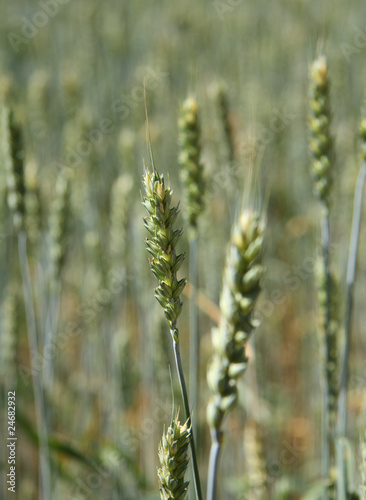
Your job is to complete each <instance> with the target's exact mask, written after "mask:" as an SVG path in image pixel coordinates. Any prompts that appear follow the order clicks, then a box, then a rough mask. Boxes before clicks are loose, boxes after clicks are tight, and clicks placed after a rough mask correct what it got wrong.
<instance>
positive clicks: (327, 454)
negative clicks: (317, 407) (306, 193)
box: [321, 209, 334, 478]
mask: <svg viewBox="0 0 366 500" xmlns="http://www.w3.org/2000/svg"><path fill="white" fill-rule="evenodd" d="M321 229H322V257H323V266H324V273H325V293H326V305H325V317H324V319H323V321H324V327H325V377H324V378H325V388H324V392H323V429H322V431H323V432H322V434H323V436H322V464H323V476H324V478H329V477H330V467H332V466H334V431H333V429H331V425H330V411H329V400H330V390H331V388H330V384H329V377H328V366H329V363H330V360H331V339H330V320H331V289H330V286H331V285H330V256H329V247H330V237H329V211H328V209H325V211H324V215H323V217H322V220H321Z"/></svg>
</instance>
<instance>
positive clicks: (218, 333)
mask: <svg viewBox="0 0 366 500" xmlns="http://www.w3.org/2000/svg"><path fill="white" fill-rule="evenodd" d="M263 231H264V223H263V221H261V220H260V218H259V216H258V214H257V213H256V212H254V211H251V210H246V211H244V212H243V213H242V215H241V216H240V218H239V221H238V223H237V224H236V225H235V227H234V230H233V234H232V238H231V243H230V245H229V248H228V252H227V258H226V267H225V273H224V282H223V289H222V293H221V298H220V310H221V320H220V323H219V326H218V328H217V329H216V328H214V329H213V332H212V343H213V350H214V354H213V359H212V362H211V364H210V367H209V370H208V375H207V379H208V384H209V387H210V389H211V391H212V393H213V395H212V397H211V399H210V402H209V405H208V407H207V420H208V424H209V426H210V430H211V439H212V445H211V452H210V464H209V478H208V492H207V500H214V499H215V497H216V479H217V467H218V459H219V453H220V449H221V444H222V440H223V431H222V423H223V419H224V417H225V415H226V414H227V413H228V412H229V411H230V410H231V409H232V408H233V407H234V405H235V404H236V402H237V399H238V390H237V379H238V378H239V376H240V375H241V374H242V373H244V371H245V370H246V367H247V361H248V360H247V357H246V354H245V346H246V343H247V341H248V338H249V336H250V334H251V332H252V330H253V329H254V327H255V326H256V323H255V321H254V319H253V310H254V306H255V304H256V300H257V297H258V294H259V292H260V279H261V276H262V273H263V267H262V265H261V263H260V256H261V252H262V245H263Z"/></svg>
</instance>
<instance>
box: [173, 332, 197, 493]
mask: <svg viewBox="0 0 366 500" xmlns="http://www.w3.org/2000/svg"><path fill="white" fill-rule="evenodd" d="M174 329H175V330H176V328H174ZM174 329H172V330H171V331H170V333H171V335H172V338H173V347H174V356H175V363H176V366H177V373H178V379H179V385H180V390H181V393H182V399H183V405H184V411H185V414H186V419H187V420H188V421H189V423H190V422H191V412H190V409H189V402H188V394H187V387H186V382H185V380H184V374H183V366H182V360H181V357H180V348H179V341H175V340H174ZM191 455H192V467H193V479H194V487H195V490H196V498H197V500H202V492H201V483H200V476H199V472H198V464H197V457H196V447H195V444H194V434H193V432H192V438H191Z"/></svg>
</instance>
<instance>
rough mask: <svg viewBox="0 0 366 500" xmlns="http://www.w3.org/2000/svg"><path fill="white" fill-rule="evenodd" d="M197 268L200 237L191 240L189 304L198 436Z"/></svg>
mask: <svg viewBox="0 0 366 500" xmlns="http://www.w3.org/2000/svg"><path fill="white" fill-rule="evenodd" d="M197 269H198V238H197V236H196V237H193V238H191V239H190V241H189V284H190V285H191V290H192V293H191V297H190V304H189V395H190V398H191V408H192V411H193V413H192V433H193V435H194V436H197V418H198V417H197V412H198V360H199V338H198V324H197V321H198V315H197Z"/></svg>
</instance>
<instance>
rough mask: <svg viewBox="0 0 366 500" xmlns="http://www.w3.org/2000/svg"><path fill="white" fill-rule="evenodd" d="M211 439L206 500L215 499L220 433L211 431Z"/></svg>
mask: <svg viewBox="0 0 366 500" xmlns="http://www.w3.org/2000/svg"><path fill="white" fill-rule="evenodd" d="M211 439H212V444H211V449H210V460H209V464H208V482H207V500H215V499H216V490H217V488H216V486H217V469H218V464H219V455H220V451H221V443H222V431H217V430H215V429H212V430H211Z"/></svg>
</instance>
